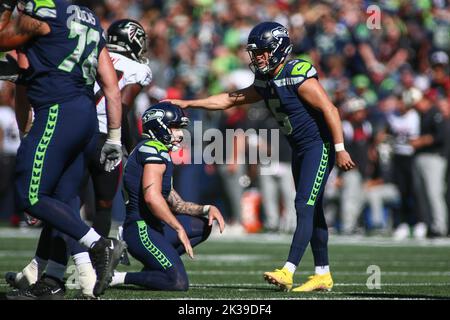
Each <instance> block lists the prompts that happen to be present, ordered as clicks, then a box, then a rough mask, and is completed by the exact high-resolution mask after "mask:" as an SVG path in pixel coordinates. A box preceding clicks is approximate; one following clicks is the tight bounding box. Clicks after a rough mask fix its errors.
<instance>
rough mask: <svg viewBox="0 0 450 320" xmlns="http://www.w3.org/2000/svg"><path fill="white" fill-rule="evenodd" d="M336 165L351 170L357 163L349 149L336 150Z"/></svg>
mask: <svg viewBox="0 0 450 320" xmlns="http://www.w3.org/2000/svg"><path fill="white" fill-rule="evenodd" d="M336 165H337V166H338V167H339V169H342V170H344V171H348V170H351V169H353V168H354V167H355V163H354V162H353V160H352V158H351V157H350V155H349V154H348V152H347V151H345V150H344V151H339V152H336Z"/></svg>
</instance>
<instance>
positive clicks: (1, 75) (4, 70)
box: [0, 54, 20, 83]
mask: <svg viewBox="0 0 450 320" xmlns="http://www.w3.org/2000/svg"><path fill="white" fill-rule="evenodd" d="M19 75H20V68H19V65H18V64H17V61H16V59H14V58H13V57H12V56H11V55H9V54H7V55H6V56H5V57H4V58H3V59H0V80H4V81H11V82H14V83H15V82H16V81H17V79H18V78H19Z"/></svg>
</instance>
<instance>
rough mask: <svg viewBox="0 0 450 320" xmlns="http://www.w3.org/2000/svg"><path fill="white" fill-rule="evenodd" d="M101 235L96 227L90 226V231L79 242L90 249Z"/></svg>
mask: <svg viewBox="0 0 450 320" xmlns="http://www.w3.org/2000/svg"><path fill="white" fill-rule="evenodd" d="M100 238H101V236H100V235H99V234H98V233H97V232H95V230H94V229H92V228H90V229H89V231H88V233H86V234H85V235H84V236H83V237H82V238H81V239H80V240H78V242H79V243H80V244H82V245H83V246H85V247H86V248H88V249H90V248H91V247H92V244H93V243H94V242H97V241H98V240H99V239H100Z"/></svg>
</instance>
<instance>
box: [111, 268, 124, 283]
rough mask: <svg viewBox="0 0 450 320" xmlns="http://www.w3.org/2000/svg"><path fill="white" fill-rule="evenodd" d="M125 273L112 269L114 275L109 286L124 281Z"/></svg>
mask: <svg viewBox="0 0 450 320" xmlns="http://www.w3.org/2000/svg"><path fill="white" fill-rule="evenodd" d="M126 275H127V273H126V272H118V271H116V270H114V275H113V277H112V281H111V283H110V286H111V287H112V286H117V285H119V284H124V283H125V276H126Z"/></svg>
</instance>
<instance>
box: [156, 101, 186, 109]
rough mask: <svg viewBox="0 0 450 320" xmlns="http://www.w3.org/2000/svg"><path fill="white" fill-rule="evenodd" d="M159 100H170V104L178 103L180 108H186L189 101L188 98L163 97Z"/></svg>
mask: <svg viewBox="0 0 450 320" xmlns="http://www.w3.org/2000/svg"><path fill="white" fill-rule="evenodd" d="M161 102H170V103H172V104H176V105H178V106H179V107H180V108H181V109H186V108H187V107H189V101H188V100H179V99H164V100H162V101H161Z"/></svg>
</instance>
